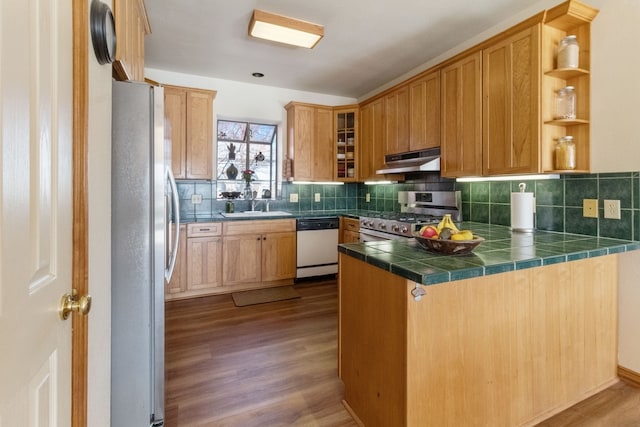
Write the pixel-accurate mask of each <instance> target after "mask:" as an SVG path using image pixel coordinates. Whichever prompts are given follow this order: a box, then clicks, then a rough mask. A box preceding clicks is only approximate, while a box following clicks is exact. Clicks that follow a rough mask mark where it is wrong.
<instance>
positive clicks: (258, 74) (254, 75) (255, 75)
mask: <svg viewBox="0 0 640 427" xmlns="http://www.w3.org/2000/svg"><path fill="white" fill-rule="evenodd" d="M251 75H252V76H253V77H257V78H260V77H264V74H262V73H251Z"/></svg>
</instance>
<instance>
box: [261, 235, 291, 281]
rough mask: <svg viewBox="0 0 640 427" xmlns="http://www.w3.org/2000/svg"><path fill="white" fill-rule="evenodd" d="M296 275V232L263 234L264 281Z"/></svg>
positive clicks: (289, 277)
mask: <svg viewBox="0 0 640 427" xmlns="http://www.w3.org/2000/svg"><path fill="white" fill-rule="evenodd" d="M295 277H296V233H295V232H288V233H267V234H264V235H263V236H262V281H263V282H268V281H272V280H283V279H293V278H295Z"/></svg>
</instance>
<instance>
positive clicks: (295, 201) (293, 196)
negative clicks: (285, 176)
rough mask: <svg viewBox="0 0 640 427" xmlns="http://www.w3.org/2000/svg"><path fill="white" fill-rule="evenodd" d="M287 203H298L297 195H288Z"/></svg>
mask: <svg viewBox="0 0 640 427" xmlns="http://www.w3.org/2000/svg"><path fill="white" fill-rule="evenodd" d="M289 202H291V203H298V193H291V194H289Z"/></svg>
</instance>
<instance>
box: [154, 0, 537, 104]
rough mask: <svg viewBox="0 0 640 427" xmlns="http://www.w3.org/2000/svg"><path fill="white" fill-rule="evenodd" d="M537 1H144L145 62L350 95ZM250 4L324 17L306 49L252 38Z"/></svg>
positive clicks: (357, 94)
mask: <svg viewBox="0 0 640 427" xmlns="http://www.w3.org/2000/svg"><path fill="white" fill-rule="evenodd" d="M538 1H539V0H483V1H478V0H446V1H441V0H393V2H392V1H391V0H315V1H313V0H180V1H176V0H146V8H147V13H148V15H149V21H150V23H151V31H152V33H151V34H150V35H148V36H147V37H146V39H145V44H146V46H145V66H146V67H149V68H156V69H161V70H167V71H175V72H180V73H186V74H195V75H200V76H206V77H212V78H218V79H225V80H235V81H241V82H247V83H254V84H261V85H267V86H275V87H282V88H288V89H296V90H302V91H309V92H317V93H323V94H330V95H339V96H346V97H352V98H359V97H361V96H363V95H365V94H367V93H369V92H371V91H374V90H375V89H377V88H379V87H381V86H383V85H384V84H386V83H388V82H390V81H392V80H393V79H395V78H397V77H399V76H401V75H403V74H405V73H407V72H408V71H410V70H412V69H414V68H416V67H418V66H420V65H422V64H425V63H427V62H428V61H429V60H432V59H434V58H436V57H437V56H439V55H441V54H443V53H444V52H446V51H448V50H450V49H451V48H453V47H455V46H457V45H459V44H460V43H462V42H464V41H465V40H468V39H470V38H472V37H474V36H476V35H478V34H479V33H481V32H483V31H485V30H487V29H489V28H491V27H493V26H494V25H496V24H498V23H500V22H501V21H504V20H505V19H507V18H509V17H511V16H513V15H516V14H518V13H519V12H521V11H522V10H524V9H527V8H529V7H531V6H532V5H533V4H535V3H537V2H538ZM253 9H261V10H264V11H267V12H272V13H277V14H281V15H286V16H290V17H294V18H299V19H302V20H305V21H310V22H314V23H317V24H321V25H324V27H325V30H324V31H325V36H324V38H323V39H322V40H321V41H320V42H319V43H318V45H317V46H316V47H315V48H314V49H304V48H294V47H288V46H285V45H280V44H276V43H271V42H267V41H262V40H259V39H254V38H251V37H249V36H248V35H247V27H248V25H249V20H250V18H251V13H252V11H253ZM253 72H261V73H264V75H265V76H264V77H263V78H260V79H257V78H255V77H253V76H252V75H251V74H252V73H253Z"/></svg>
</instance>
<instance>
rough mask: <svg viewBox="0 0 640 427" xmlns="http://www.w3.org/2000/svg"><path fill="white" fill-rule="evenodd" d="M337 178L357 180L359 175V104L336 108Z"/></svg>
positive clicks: (340, 179)
mask: <svg viewBox="0 0 640 427" xmlns="http://www.w3.org/2000/svg"><path fill="white" fill-rule="evenodd" d="M333 123H334V135H335V139H334V141H335V144H336V150H335V153H336V154H335V156H336V158H335V162H336V167H335V173H336V180H338V181H344V182H355V181H356V180H357V177H358V170H357V168H358V132H357V130H358V106H357V105H349V106H344V107H337V108H335V109H334V120H333Z"/></svg>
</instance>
